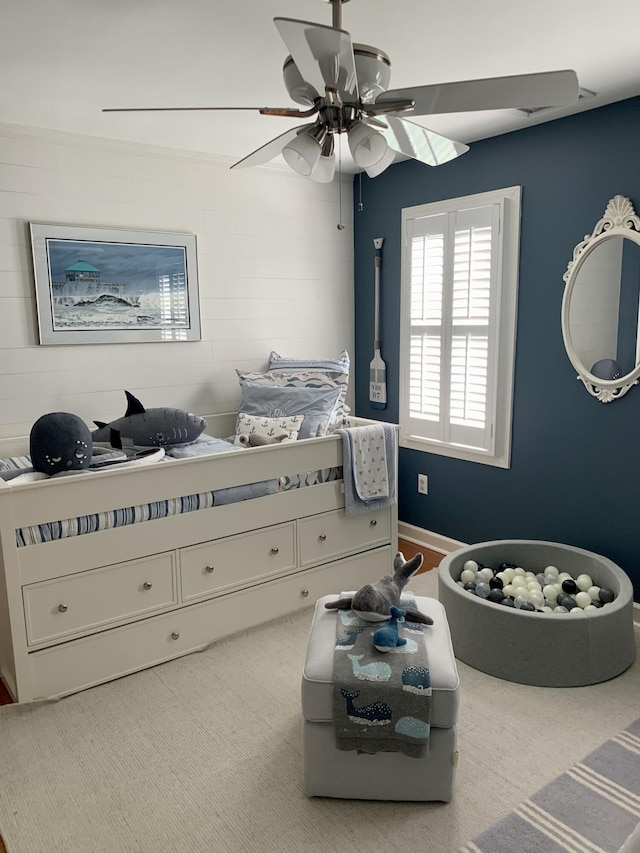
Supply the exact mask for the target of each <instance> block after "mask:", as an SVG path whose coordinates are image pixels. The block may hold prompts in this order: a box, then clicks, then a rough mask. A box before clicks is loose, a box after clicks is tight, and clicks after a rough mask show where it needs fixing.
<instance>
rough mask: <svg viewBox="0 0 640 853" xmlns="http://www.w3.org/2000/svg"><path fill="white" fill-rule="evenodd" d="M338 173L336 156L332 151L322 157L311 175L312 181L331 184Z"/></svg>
mask: <svg viewBox="0 0 640 853" xmlns="http://www.w3.org/2000/svg"><path fill="white" fill-rule="evenodd" d="M335 173H336V158H335V157H334V156H333V153H331V154H330V155H329V156H328V157H321V158H320V159H319V160H318V165H317V166H316V167H315V169H314V170H313V172H311V174H310V175H309V177H310V178H311V180H312V181H315V182H316V183H318V184H330V183H331V181H332V180H333V176H334V175H335Z"/></svg>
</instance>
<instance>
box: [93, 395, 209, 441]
mask: <svg viewBox="0 0 640 853" xmlns="http://www.w3.org/2000/svg"><path fill="white" fill-rule="evenodd" d="M124 393H125V394H126V396H127V411H126V412H125V414H124V417H122V418H118V419H117V420H115V421H111V423H108V424H107V423H104V421H94V424H95V425H96V426H97V427H98V429H96V430H94V431H93V432H92V433H91V438H92V439H93V441H97V442H108V443H109V444H111V445H112V446H113V447H123V446H127V445H128V446H131V445H135V446H137V447H167V446H169V445H172V444H190V443H191V442H192V441H195V440H196V438H198V436H199V435H200V434H201V433H202V432H204V430H205V429H206V427H207V422H206V421H205V419H204V418H201V417H200V416H199V415H193V414H192V413H191V412H185V411H184V410H183V409H145V407H144V406H143V405H142V403H141V402H140V400H138V399H137V398H136V397H134V396H133V394H131V393H130V392H129V391H125V392H124Z"/></svg>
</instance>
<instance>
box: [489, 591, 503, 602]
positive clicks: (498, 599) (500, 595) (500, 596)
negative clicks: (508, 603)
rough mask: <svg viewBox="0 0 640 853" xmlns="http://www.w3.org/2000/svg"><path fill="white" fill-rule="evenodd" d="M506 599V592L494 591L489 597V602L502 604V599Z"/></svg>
mask: <svg viewBox="0 0 640 853" xmlns="http://www.w3.org/2000/svg"><path fill="white" fill-rule="evenodd" d="M503 598H504V592H503V591H502V590H501V589H497V588H496V589H492V590H491V592H490V593H489V595H488V596H487V601H494V602H495V603H496V604H500V602H501V601H502V599H503Z"/></svg>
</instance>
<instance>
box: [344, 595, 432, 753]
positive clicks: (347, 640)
mask: <svg viewBox="0 0 640 853" xmlns="http://www.w3.org/2000/svg"><path fill="white" fill-rule="evenodd" d="M402 604H406V605H407V606H413V607H415V599H413V597H411V596H403V597H402V601H401V606H402ZM336 624H337V628H336V646H335V652H334V660H333V724H334V730H335V738H336V748H337V749H340V750H354V749H355V750H358V751H359V752H366V753H376V752H402V753H404V754H405V755H408V756H410V757H411V758H423V757H424V756H425V755H427V754H428V751H429V732H430V721H431V680H430V674H429V661H428V656H427V646H426V642H425V636H424V630H425V628H424V626H423V625H420V624H418V623H411V622H410V623H407V622H404V621H401V622H398V623H397V628H398V636H399V638H400V639H401V640H402V639H404V640H406V643H405V644H404V645H399V646H397V647H395V648H391V650H390V651H386V652H380V651H378V650H377V649H376V648H375V645H374V634H375V633H376V631H378V630H380V628H385V627H389V623H387V622H377V623H372V622H365V621H364V620H363V619H360V618H359V617H358V616H357V615H356V614H355V613H354V612H353V611H352V610H339V611H337V620H336ZM391 627H392V630H393V626H391ZM426 630H427V631H428V630H429V629H428V627H427V628H426Z"/></svg>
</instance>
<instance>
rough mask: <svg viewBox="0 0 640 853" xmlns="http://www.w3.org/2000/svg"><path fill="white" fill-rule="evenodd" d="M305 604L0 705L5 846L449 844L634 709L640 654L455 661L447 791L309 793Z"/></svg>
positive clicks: (90, 851)
mask: <svg viewBox="0 0 640 853" xmlns="http://www.w3.org/2000/svg"><path fill="white" fill-rule="evenodd" d="M436 581H437V579H436V573H435V572H431V573H429V574H426V575H419V576H418V577H416V578H414V579H413V581H412V582H411V584H410V586H409V589H412V590H413V591H414V592H416V593H418V594H423V595H424V594H426V595H432V594H434V593H435V592H436V588H437V584H436ZM311 613H312V611H311V609H306V610H304V611H302V612H299V613H298V614H295V615H293V616H291V617H286V618H284V619H282V620H278V621H277V622H271V623H269V624H268V625H265V626H261V627H259V628H255V629H253V630H251V631H246V632H243V633H242V634H241V635H236V636H234V637H232V638H228V639H226V640H224V641H221V642H218V643H217V644H215V645H214V646H212V647H211V648H210V649H208V650H207V651H205V652H202V653H200V654H195V655H190V656H189V657H186V658H181V659H180V660H177V661H172V662H171V663H168V664H164V665H162V666H158V667H155V668H154V669H150V670H147V671H145V672H142V673H138V674H137V675H133V676H129V677H127V678H123V679H121V680H119V681H117V682H112V683H111V684H107V685H103V686H101V687H95V688H93V689H91V690H88V691H86V692H84V693H81V694H77V695H75V696H71V697H68V698H66V699H62V700H60V701H58V702H49V703H42V704H38V705H32V706H7V707H4V708H2V709H0V833H1V834H2V836H3V837H4V839H5V843H6V846H7V850H8V853H57V851H59V853H98V851H100V853H112V851H113V853H242V852H243V851H251V852H252V853H253V851H256V853H257V851H259V852H260V853H307V851H309V853H316V851H317V853H321V852H322V853H334V851H335V853H387V851H389V850H391V849H402V850H414V851H425V853H426V851H429V852H430V853H453V851H455V850H457V849H458V848H459V847H460V846H461V845H462V844H464V843H465V842H467V841H469V840H470V839H472V838H474V837H476V836H477V835H478V834H479V832H481V831H482V830H483V829H484V828H486V827H488V826H489V825H490V824H492V823H494V822H495V821H496V820H497V819H499V818H500V817H502V816H504V815H506V814H507V813H508V812H509V811H511V810H512V809H513V808H514V807H515V806H516V805H517V804H518V803H520V802H521V801H522V800H523V799H525V798H527V797H528V796H530V795H531V794H533V792H535V791H536V790H537V789H538V788H540V787H541V786H542V785H543V784H545V783H546V782H548V781H550V780H551V779H553V778H554V777H555V776H557V775H558V774H559V773H561V772H562V771H563V770H564V769H566V768H567V767H568V766H569V765H570V764H572V763H573V762H575V761H577V760H579V759H580V758H582V757H583V756H584V755H585V754H586V753H588V752H589V751H591V750H592V749H594V748H595V747H596V746H598V745H599V744H600V743H602V742H603V741H604V740H606V739H608V738H609V737H611V736H612V735H613V734H615V733H616V732H618V731H619V730H621V729H623V728H624V727H625V726H627V725H629V723H631V722H632V721H633V720H635V719H636V718H637V717H638V708H639V707H640V706H639V705H638V696H639V695H640V662H637V663H636V664H635V665H634V666H633V667H632V668H631V669H630V670H628V671H627V672H626V673H624V674H623V675H622V676H620V677H618V678H617V679H614V680H613V681H611V682H608V683H606V684H600V685H595V686H592V687H582V688H571V689H567V690H557V689H556V690H554V689H544V688H535V687H529V686H526V685H520V684H512V683H510V682H505V681H500V680H498V679H495V678H492V677H490V676H487V675H484V674H482V673H480V672H477V671H475V670H472V669H470V668H469V667H466V666H464V665H462V664H461V665H460V667H459V669H460V679H461V718H460V723H459V726H458V737H459V750H460V761H459V765H458V772H457V782H456V793H455V796H454V799H453V801H452V802H451V803H449V804H437V803H434V804H407V803H372V802H358V801H340V800H318V799H312V800H309V799H307V798H306V797H305V796H304V795H303V794H302V792H301V748H300V713H299V702H300V676H301V670H302V664H303V659H304V652H305V644H306V638H307V632H308V628H309V624H310V620H311ZM514 853H516V851H514Z"/></svg>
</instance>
